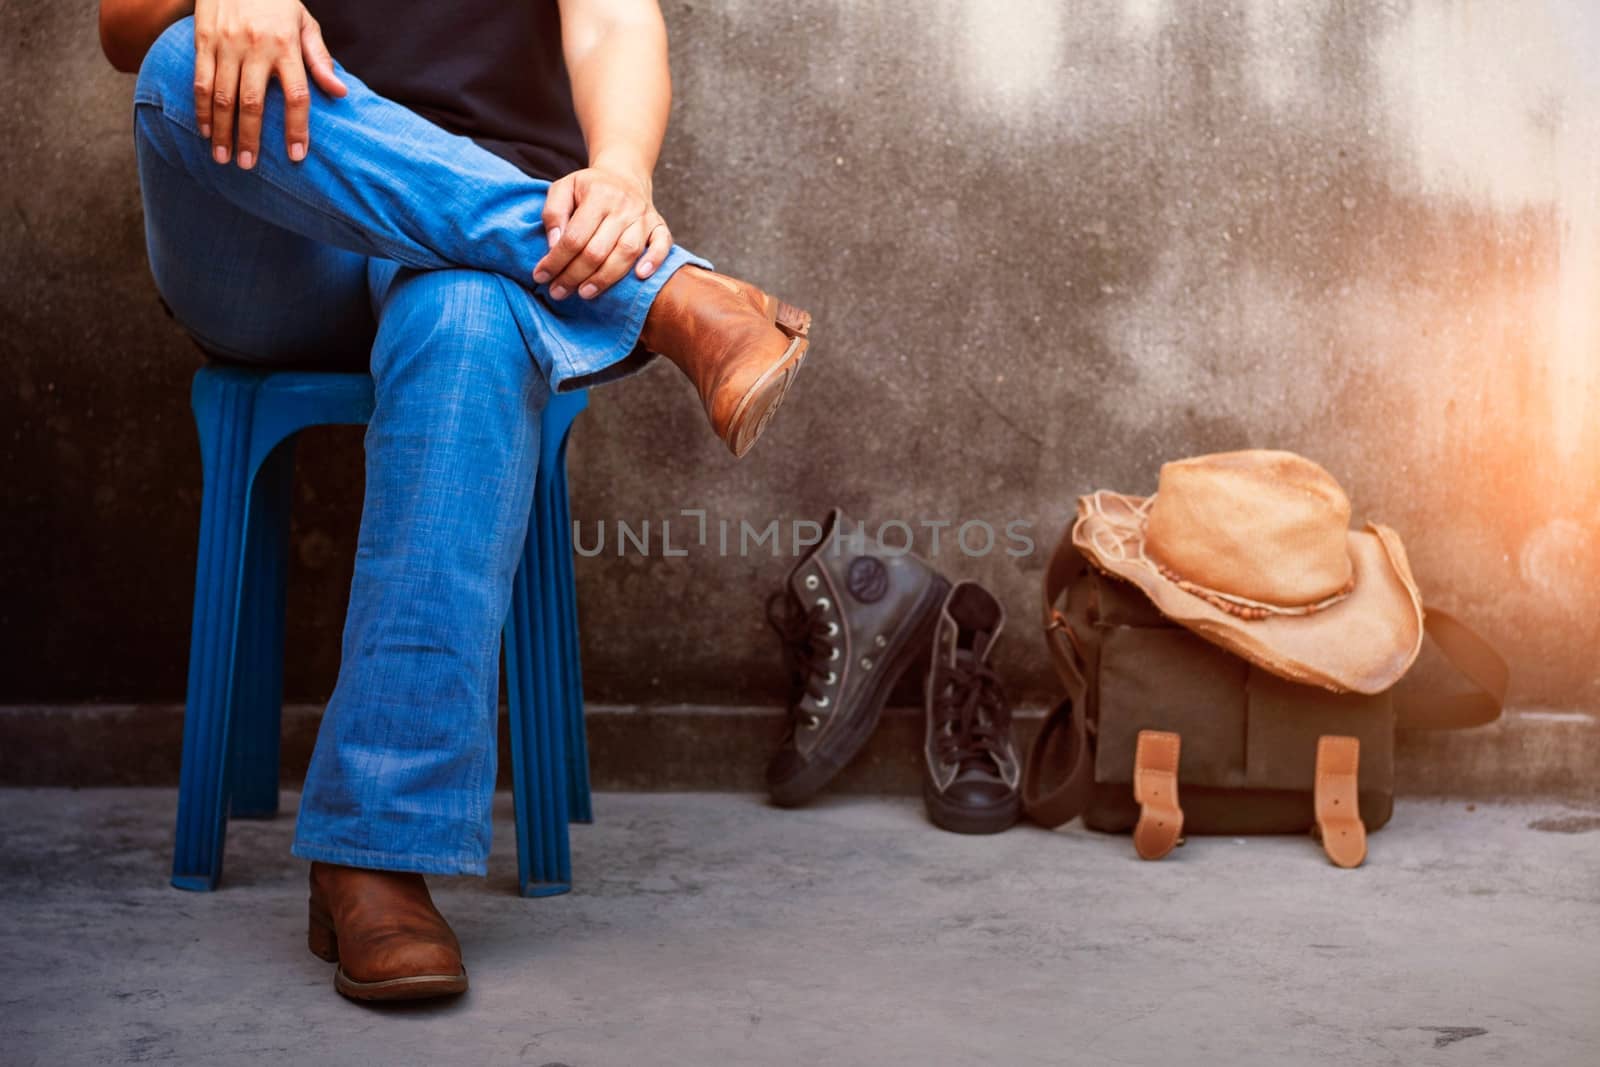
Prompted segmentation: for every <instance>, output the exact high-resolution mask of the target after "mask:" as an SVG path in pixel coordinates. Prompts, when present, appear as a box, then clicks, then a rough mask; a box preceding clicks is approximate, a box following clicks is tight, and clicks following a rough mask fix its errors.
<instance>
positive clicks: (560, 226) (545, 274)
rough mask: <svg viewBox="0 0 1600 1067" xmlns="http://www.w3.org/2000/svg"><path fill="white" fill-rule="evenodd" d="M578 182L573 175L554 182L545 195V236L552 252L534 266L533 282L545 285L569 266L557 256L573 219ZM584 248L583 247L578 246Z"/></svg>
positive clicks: (547, 253)
mask: <svg viewBox="0 0 1600 1067" xmlns="http://www.w3.org/2000/svg"><path fill="white" fill-rule="evenodd" d="M575 184H576V182H575V181H574V180H573V178H572V176H571V175H568V176H567V177H565V178H562V179H561V180H560V181H557V182H552V183H551V185H550V188H549V189H547V190H545V194H544V212H543V218H544V235H545V239H546V240H547V241H548V242H549V244H550V250H549V251H548V252H546V253H545V254H544V256H543V257H542V258H540V260H539V262H538V263H535V264H534V266H533V280H534V281H535V282H538V283H539V284H540V285H543V284H544V283H545V282H548V281H549V280H550V279H551V278H554V277H555V276H556V274H557V273H559V272H560V270H561V268H562V267H565V266H566V265H567V262H566V259H562V258H559V257H558V256H557V255H556V249H557V246H558V245H559V244H560V243H561V238H562V235H563V234H565V233H566V231H567V228H568V227H567V223H568V221H569V220H570V219H571V217H572V206H573V203H574V192H573V186H574V185H575ZM578 247H579V248H582V247H583V246H582V245H579V246H578Z"/></svg>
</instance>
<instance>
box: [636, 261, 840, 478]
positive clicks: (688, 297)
mask: <svg viewBox="0 0 1600 1067" xmlns="http://www.w3.org/2000/svg"><path fill="white" fill-rule="evenodd" d="M810 330H811V315H810V314H809V313H808V312H805V311H802V310H800V309H799V308H797V307H793V306H791V305H789V304H785V303H783V302H782V301H781V300H779V299H778V298H777V297H774V296H769V295H768V294H766V293H763V292H762V291H761V290H760V289H757V288H756V287H755V286H753V285H750V284H749V283H747V282H741V281H739V280H737V279H735V278H730V277H728V276H727V275H725V274H715V273H713V272H711V271H708V270H702V269H701V268H699V267H682V268H679V270H678V271H677V273H675V274H674V275H673V276H672V277H671V279H669V280H668V282H667V284H666V285H664V286H662V287H661V291H660V292H659V293H657V294H656V299H655V302H654V303H653V304H651V305H650V314H649V315H648V316H647V317H646V318H645V321H644V332H643V333H642V334H641V335H640V341H641V342H642V343H643V344H644V346H645V347H646V348H648V349H649V350H650V351H652V352H656V353H659V354H660V355H663V356H665V357H666V358H667V359H669V360H671V361H672V362H673V363H675V364H677V366H678V369H679V370H681V371H683V373H684V374H686V375H688V378H689V380H690V381H691V382H693V383H694V387H695V388H696V389H697V390H699V392H700V400H701V402H702V403H703V404H705V408H706V418H707V419H709V420H710V421H711V428H712V430H714V431H716V434H717V436H718V437H720V438H722V440H723V443H724V444H726V445H727V446H728V447H729V448H730V449H732V450H733V454H734V455H735V456H743V455H744V454H745V453H746V452H748V451H750V446H751V445H753V444H755V443H756V438H757V437H760V436H761V431H762V430H764V429H766V426H767V421H768V420H769V419H771V418H772V413H773V412H774V411H776V410H778V405H779V404H780V403H782V402H783V397H784V394H785V393H787V392H788V391H789V384H790V383H791V382H793V381H794V376H795V373H796V372H797V371H799V369H800V361H801V360H802V359H804V358H805V354H806V347H807V345H808V344H809V342H808V340H807V338H806V335H807V333H809V332H810Z"/></svg>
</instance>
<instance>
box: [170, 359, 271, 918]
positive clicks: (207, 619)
mask: <svg viewBox="0 0 1600 1067" xmlns="http://www.w3.org/2000/svg"><path fill="white" fill-rule="evenodd" d="M255 392H256V390H255V386H254V384H253V383H251V382H247V381H243V380H241V379H238V378H235V377H233V376H230V375H227V374H219V373H214V372H211V371H209V370H202V371H201V372H200V373H199V374H197V375H196V376H195V382H194V391H193V406H194V414H195V426H196V429H197V430H198V431H199V435H200V452H201V459H202V461H203V463H204V466H205V488H204V493H203V496H202V498H201V505H200V544H199V552H198V555H197V560H196V564H195V583H194V616H193V621H192V623H191V628H190V637H189V686H188V698H187V703H186V706H185V709H184V716H183V770H182V772H181V775H180V778H179V786H178V825H177V841H176V846H175V848H174V854H173V861H172V884H173V885H175V886H177V887H178V888H179V889H192V890H209V889H215V888H216V885H217V879H218V878H219V877H221V874H222V845H223V836H224V835H225V833H226V832H227V802H228V782H227V771H228V767H227V763H228V759H227V757H228V719H229V710H230V709H229V707H228V704H229V697H230V695H231V678H232V673H233V658H234V650H235V648H236V646H237V637H238V627H239V602H240V599H241V596H240V594H241V592H242V589H241V578H242V575H241V568H240V558H241V555H242V553H243V550H244V542H245V528H246V520H247V512H248V508H247V506H246V495H247V487H248V486H249V483H250V469H249V454H250V431H251V421H252V416H253V408H254V403H255Z"/></svg>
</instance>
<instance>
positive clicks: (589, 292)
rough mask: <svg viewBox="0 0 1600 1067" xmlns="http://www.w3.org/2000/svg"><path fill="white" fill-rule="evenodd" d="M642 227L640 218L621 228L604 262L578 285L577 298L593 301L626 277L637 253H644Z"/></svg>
mask: <svg viewBox="0 0 1600 1067" xmlns="http://www.w3.org/2000/svg"><path fill="white" fill-rule="evenodd" d="M644 226H645V220H644V219H642V218H640V219H634V220H633V221H632V222H630V223H628V224H627V225H626V226H624V227H623V228H622V232H621V233H619V234H618V235H617V241H616V244H615V245H613V246H612V248H611V252H610V254H609V255H607V256H606V258H605V262H604V263H602V264H600V267H599V269H598V270H596V271H595V272H594V273H593V274H591V275H589V279H588V280H587V281H585V282H582V283H580V284H579V285H578V295H579V296H581V297H582V298H583V299H585V300H593V299H594V298H595V297H597V296H599V295H600V294H601V293H603V292H605V291H606V290H607V289H609V288H611V287H612V286H613V285H616V284H617V283H618V282H620V281H621V280H622V279H623V278H624V277H626V276H627V274H628V270H629V269H630V268H631V267H632V266H633V265H634V263H635V262H637V261H638V259H639V253H640V252H643V251H644V246H645V241H644V234H645V230H644ZM596 239H597V240H598V238H596ZM591 243H592V242H591Z"/></svg>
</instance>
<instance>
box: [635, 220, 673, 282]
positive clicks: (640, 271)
mask: <svg viewBox="0 0 1600 1067" xmlns="http://www.w3.org/2000/svg"><path fill="white" fill-rule="evenodd" d="M645 227H646V231H647V232H648V233H649V235H650V238H649V243H648V244H647V245H646V246H645V250H644V255H642V256H640V257H639V265H638V266H637V267H635V268H634V270H633V272H634V273H635V274H637V275H638V276H639V277H641V278H648V277H650V275H652V274H654V273H655V272H656V268H657V267H659V266H661V264H663V263H665V262H666V261H667V256H668V255H669V254H670V253H671V252H672V231H671V230H670V229H668V228H667V223H666V220H665V219H663V218H662V217H661V216H660V215H658V214H656V213H655V212H654V211H652V212H650V214H649V215H647V216H645Z"/></svg>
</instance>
